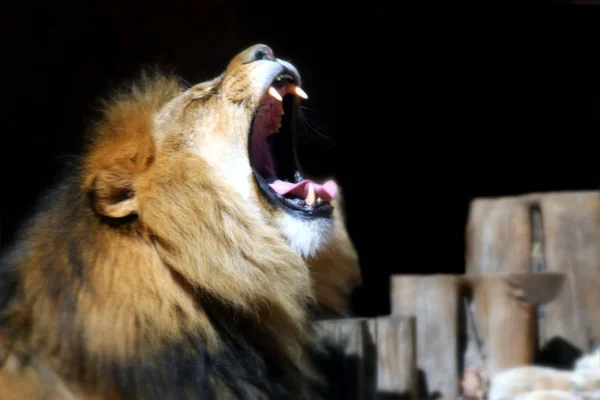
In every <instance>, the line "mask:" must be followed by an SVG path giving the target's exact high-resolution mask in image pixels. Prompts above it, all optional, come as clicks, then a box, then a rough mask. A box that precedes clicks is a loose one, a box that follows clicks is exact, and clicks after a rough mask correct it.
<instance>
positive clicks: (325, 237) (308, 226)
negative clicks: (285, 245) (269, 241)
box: [278, 213, 333, 258]
mask: <svg viewBox="0 0 600 400" xmlns="http://www.w3.org/2000/svg"><path fill="white" fill-rule="evenodd" d="M278 225H279V229H281V231H282V232H283V234H284V235H285V237H286V238H287V240H288V241H289V243H290V246H291V247H292V248H293V249H294V251H295V252H296V253H298V254H299V255H300V256H302V257H303V258H310V257H314V256H316V255H317V253H318V252H319V251H320V250H322V249H323V248H324V247H325V246H326V245H327V244H328V242H329V241H330V240H331V238H332V237H333V221H332V220H331V219H328V218H315V219H303V218H298V217H296V216H294V215H291V214H288V213H283V214H282V215H281V216H280V218H279V219H278Z"/></svg>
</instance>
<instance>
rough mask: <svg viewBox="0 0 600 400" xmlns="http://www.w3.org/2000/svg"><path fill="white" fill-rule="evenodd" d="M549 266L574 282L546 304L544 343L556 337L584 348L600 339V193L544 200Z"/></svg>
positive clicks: (543, 326)
mask: <svg viewBox="0 0 600 400" xmlns="http://www.w3.org/2000/svg"><path fill="white" fill-rule="evenodd" d="M540 210H541V213H542V220H543V224H544V234H545V247H546V268H547V270H548V271H552V272H562V273H564V274H565V275H566V276H567V278H568V283H567V284H566V285H565V288H564V290H563V291H561V293H560V295H559V296H558V298H557V300H556V301H554V302H552V303H551V304H548V306H547V307H546V308H545V315H544V320H543V325H542V326H541V329H540V345H542V346H544V345H546V344H548V343H549V342H550V341H552V340H553V339H556V338H562V340H566V341H568V342H569V343H570V344H572V345H574V346H575V347H577V348H579V349H581V351H583V352H588V351H590V350H592V346H593V345H594V344H595V342H598V341H599V340H600V194H599V193H597V192H592V193H564V194H555V195H552V196H548V197H546V198H544V199H543V200H542V201H541V203H540Z"/></svg>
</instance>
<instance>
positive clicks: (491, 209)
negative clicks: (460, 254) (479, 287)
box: [466, 197, 532, 275]
mask: <svg viewBox="0 0 600 400" xmlns="http://www.w3.org/2000/svg"><path fill="white" fill-rule="evenodd" d="M530 220H531V212H530V204H529V203H528V202H523V201H520V199H515V198H512V197H509V198H501V199H497V200H496V199H477V200H475V201H473V202H472V203H471V207H470V210H469V218H468V222H467V229H466V266H467V274H477V275H483V274H497V273H524V272H530V264H531V262H530V261H531V254H532V246H531V238H532V229H531V224H530Z"/></svg>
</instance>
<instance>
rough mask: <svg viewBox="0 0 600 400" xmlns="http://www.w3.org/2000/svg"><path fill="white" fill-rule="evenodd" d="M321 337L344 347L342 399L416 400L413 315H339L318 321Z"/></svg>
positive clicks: (340, 373)
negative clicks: (370, 317) (388, 399)
mask: <svg viewBox="0 0 600 400" xmlns="http://www.w3.org/2000/svg"><path fill="white" fill-rule="evenodd" d="M315 327H316V328H317V332H318V333H319V335H320V336H321V338H320V339H321V340H329V341H331V343H333V344H334V345H335V346H337V347H339V348H341V350H342V353H343V360H341V362H340V363H339V376H340V378H341V379H339V381H340V382H339V385H338V387H337V389H336V392H337V393H339V398H341V399H359V400H363V399H364V400H371V399H373V400H374V399H382V398H383V399H385V398H393V399H397V400H417V399H419V395H418V379H417V367H416V359H415V358H416V355H415V349H416V343H415V336H416V334H415V330H416V329H415V320H414V318H410V317H409V318H395V317H381V318H374V319H370V320H367V319H338V320H326V321H319V322H316V323H315Z"/></svg>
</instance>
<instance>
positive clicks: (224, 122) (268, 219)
mask: <svg viewBox="0 0 600 400" xmlns="http://www.w3.org/2000/svg"><path fill="white" fill-rule="evenodd" d="M305 97H306V94H305V93H304V91H303V90H302V89H301V80H300V75H299V73H298V71H297V70H296V68H295V67H294V66H293V65H292V64H290V63H289V62H286V61H283V60H280V59H278V58H275V56H274V55H273V52H272V50H271V49H270V48H269V47H267V46H265V45H256V46H253V47H250V48H249V49H247V50H245V51H243V52H241V53H240V54H238V55H237V56H236V57H234V58H233V60H232V61H231V62H230V63H229V65H228V66H227V68H226V70H225V71H224V72H223V73H222V74H221V75H220V76H218V77H216V78H214V79H212V80H210V81H207V82H203V83H200V84H197V85H194V86H191V87H188V88H184V87H183V86H182V85H181V84H180V82H179V81H178V80H176V79H172V78H168V77H164V76H154V77H146V78H144V79H142V81H141V82H138V83H137V84H135V85H134V86H133V87H132V88H131V90H130V91H128V92H127V93H125V94H117V95H115V96H114V98H113V99H111V100H110V101H108V102H106V104H105V107H104V114H103V117H102V118H101V119H100V121H99V122H98V123H96V124H95V125H94V126H93V127H92V130H91V131H92V136H91V141H90V144H89V147H88V148H87V150H86V151H85V153H84V155H83V157H82V163H81V168H80V169H78V170H77V171H76V172H74V173H73V174H72V175H71V176H70V178H69V179H67V180H66V181H65V182H64V183H63V184H61V185H59V187H58V188H57V189H56V190H55V191H54V192H52V193H51V195H50V197H49V198H48V199H47V200H45V201H44V205H43V207H44V209H45V210H44V211H43V212H40V213H38V215H37V216H36V218H35V219H34V221H33V222H32V224H31V225H30V227H29V228H28V229H27V230H26V231H25V232H24V235H23V238H22V240H21V241H20V242H19V243H18V244H17V245H16V247H15V250H14V251H12V252H10V253H9V254H8V255H7V256H6V257H4V259H3V261H2V268H1V272H3V273H2V274H0V276H3V274H6V275H7V276H8V275H10V279H7V280H5V283H4V285H6V286H8V283H6V282H14V284H12V283H11V287H10V289H11V293H12V295H11V296H10V297H9V296H6V299H5V302H6V305H5V306H4V309H0V317H2V318H1V319H0V329H1V330H0V336H2V337H0V339H2V341H4V342H6V343H9V344H10V346H9V347H11V348H13V349H17V350H15V351H23V352H28V353H32V352H33V353H34V354H36V355H38V356H39V357H40V358H41V359H43V360H44V361H45V362H47V363H48V364H49V365H51V366H52V368H54V369H55V370H56V371H59V373H60V374H61V376H63V377H64V378H65V379H67V380H72V381H73V382H75V384H76V385H80V384H81V379H83V378H82V376H85V377H86V380H87V379H88V378H89V377H90V376H91V377H93V378H94V379H92V381H97V380H98V379H104V378H102V377H101V376H106V374H108V375H110V379H107V382H108V383H107V385H109V386H111V388H113V389H114V388H115V387H116V388H117V389H116V390H117V391H118V392H120V393H122V394H123V393H130V394H131V393H138V392H139V393H146V394H148V392H147V391H146V390H145V389H144V388H140V387H137V386H136V387H135V389H132V388H131V387H129V386H128V385H129V384H132V385H133V383H132V381H135V382H134V383H135V385H142V384H143V383H140V379H142V380H144V379H148V378H149V377H154V378H153V379H150V380H151V381H153V382H152V385H150V386H151V387H155V388H156V387H159V386H160V384H159V382H162V380H164V379H165V378H164V373H163V372H165V371H166V370H163V369H164V368H166V367H165V366H164V365H166V364H165V362H166V361H168V364H169V365H171V366H172V365H175V364H177V363H178V362H182V363H184V364H185V365H186V368H188V369H186V370H185V371H187V372H185V373H183V372H181V370H179V369H177V368H179V367H173V368H175V371H179V372H180V373H181V374H184V375H186V377H188V378H190V377H192V376H196V375H197V374H199V373H200V371H199V370H198V368H200V367H196V369H194V368H192V367H189V365H188V364H189V362H190V360H192V361H193V360H195V358H194V357H196V358H197V357H200V356H199V354H200V353H202V357H208V358H203V360H205V361H206V359H208V360H209V361H208V363H209V364H210V363H211V362H212V363H213V364H211V365H213V367H214V371H213V370H211V372H208V373H207V372H206V371H205V370H202V371H205V372H203V373H204V374H207V375H208V376H209V378H207V381H203V383H202V384H203V385H209V386H210V385H213V386H215V387H220V386H219V385H221V386H222V385H223V384H224V382H229V381H231V380H232V379H238V378H239V379H241V382H246V383H247V385H246V386H247V387H250V386H251V387H252V388H253V389H252V390H257V391H259V392H260V391H262V392H265V393H271V394H273V393H275V392H276V390H275V389H273V388H271V389H269V388H265V387H261V385H260V383H257V382H261V381H264V380H265V379H267V378H266V377H265V375H264V374H265V373H267V375H268V374H275V375H273V376H271V375H269V376H270V378H269V379H271V381H274V382H276V386H277V385H283V386H285V385H286V384H283V383H281V382H283V381H285V379H284V378H281V377H280V378H276V376H279V375H278V374H280V375H281V376H284V375H285V376H288V378H289V377H291V376H293V375H294V374H297V373H299V372H298V371H304V372H303V373H306V375H307V376H308V375H310V373H309V372H307V368H308V367H306V365H307V364H306V362H307V361H306V354H305V349H306V346H307V344H308V343H309V342H310V340H309V336H308V335H307V323H308V322H309V321H308V310H310V309H311V308H313V307H316V308H322V309H327V310H329V311H334V312H343V311H344V310H345V301H344V299H345V297H346V296H348V295H349V293H350V291H351V290H352V289H353V288H354V287H355V286H356V285H358V284H359V283H360V273H359V271H358V264H357V256H356V253H355V251H354V248H353V246H352V244H351V243H350V240H349V237H348V235H347V233H346V230H345V226H344V221H343V217H342V212H341V210H340V202H339V197H340V190H339V189H338V187H337V185H336V183H335V182H334V181H333V180H328V181H325V182H323V181H316V180H311V179H310V178H309V177H307V176H305V175H304V174H303V172H302V170H301V168H300V166H299V163H298V160H297V156H296V152H295V148H296V147H295V135H294V130H295V124H296V117H297V115H298V110H299V102H300V101H302V100H303V98H305ZM8 289H9V288H8V287H7V292H6V293H8ZM0 300H2V299H0ZM0 307H2V304H0ZM0 343H2V342H0ZM206 354H208V356H206ZM165 357H166V358H165ZM169 357H170V358H169ZM173 357H174V358H173ZM220 357H221V358H220ZM222 359H227V360H228V361H227V362H229V363H236V362H238V363H239V364H240V365H237V366H235V367H233V366H232V365H229V364H228V363H227V362H225V363H220V361H219V360H222ZM74 360H75V361H74ZM210 360H212V361H210ZM236 360H237V361H236ZM136 365H137V366H139V367H136ZM182 368H183V367H182ZM190 368H191V369H190ZM203 368H204V367H203ZM227 368H230V369H233V370H236V371H237V370H239V371H238V375H240V376H241V377H240V376H238V377H237V378H235V375H236V373H233V375H234V376H232V377H227V376H226V375H227V374H228V373H229V372H230V370H228V369H227ZM273 368H275V369H276V370H278V371H274V370H273ZM254 370H256V371H254ZM115 371H117V372H116V374H115ZM123 371H126V372H123ZM228 371H229V372H228ZM294 371H295V372H294ZM82 374H83V375H82ZM102 374H104V375H102ZM128 374H129V375H128ZM140 374H141V375H143V376H142V377H141V378H140V376H138V375H140ZM144 374H145V375H144ZM148 374H149V375H148ZM153 374H154V375H153ZM253 374H254V375H253ZM256 374H257V375H256ZM147 375H148V376H147ZM175 375H176V376H175V378H177V379H180V378H182V377H181V376H177V373H175ZM255 375H256V376H255ZM224 376H225V377H224ZM184 378H185V377H184ZM286 379H287V378H286ZM292 380H293V379H292ZM206 382H208V383H206ZM248 382H250V383H248ZM286 382H288V381H286ZM146 383H148V382H146ZM288 383H289V382H288ZM166 384H167V383H165V384H164V385H166ZM171 384H172V383H171ZM135 385H134V386H135ZM153 385H154V386H153ZM164 385H163V386H164ZM189 385H192V386H193V384H191V383H189V382H187V383H185V384H183V386H185V387H187V389H186V390H192V391H193V388H191V389H190V388H189ZM242 385H243V384H242ZM277 387H279V386H277ZM163 389H164V388H163ZM157 390H158V389H157ZM161 390H162V389H161ZM169 390H172V388H171V389H169ZM231 390H233V391H234V392H235V390H234V389H231ZM278 390H280V389H278ZM282 393H283V392H282Z"/></svg>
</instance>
